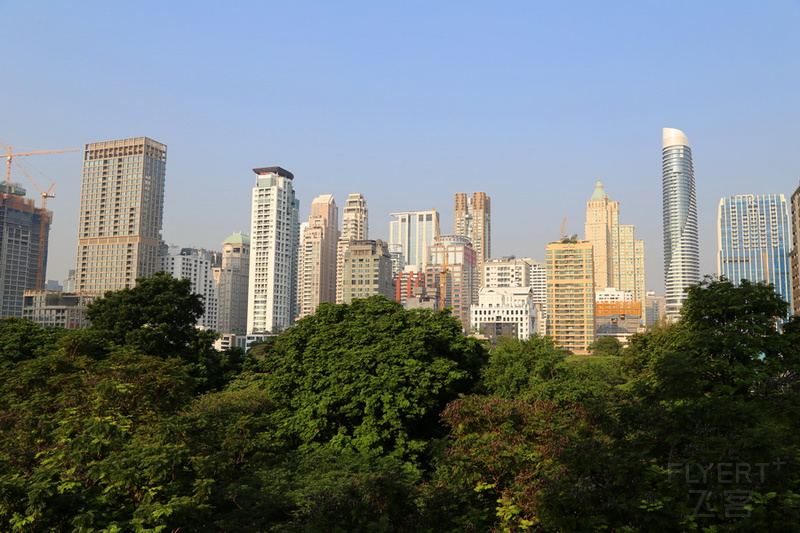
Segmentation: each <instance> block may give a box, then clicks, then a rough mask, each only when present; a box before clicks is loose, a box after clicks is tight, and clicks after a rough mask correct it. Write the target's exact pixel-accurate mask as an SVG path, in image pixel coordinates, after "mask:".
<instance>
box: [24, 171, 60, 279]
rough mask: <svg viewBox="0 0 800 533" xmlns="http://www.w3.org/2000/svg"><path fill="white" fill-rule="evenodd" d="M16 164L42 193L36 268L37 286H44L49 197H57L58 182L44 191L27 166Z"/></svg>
mask: <svg viewBox="0 0 800 533" xmlns="http://www.w3.org/2000/svg"><path fill="white" fill-rule="evenodd" d="M14 164H16V165H17V167H18V168H19V169H20V170H21V171H22V173H23V174H25V176H26V177H27V178H28V181H30V182H31V183H32V184H33V186H34V187H36V190H37V191H39V194H41V195H42V207H41V209H42V214H41V216H40V217H39V219H40V224H39V258H38V264H37V265H36V266H37V270H36V286H37V287H44V253H42V252H43V250H44V240H45V239H44V237H45V229H47V224H48V222H51V220H48V219H49V217H48V216H47V199H48V198H55V197H56V193H54V192H52V191H53V187H55V186H56V184H55V183H52V184H50V187H48V189H47V190H46V191H43V190H42V188H41V187H39V185H38V184H37V183H36V181H34V179H33V178H32V177H31V175H30V174H28V172H27V171H26V170H25V167H23V166H22V165H20V164H19V161H14Z"/></svg>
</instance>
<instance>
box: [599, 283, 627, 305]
mask: <svg viewBox="0 0 800 533" xmlns="http://www.w3.org/2000/svg"><path fill="white" fill-rule="evenodd" d="M594 301H595V302H632V301H633V293H632V292H628V291H621V290H619V289H616V288H614V287H606V288H605V289H603V290H597V289H595V291H594Z"/></svg>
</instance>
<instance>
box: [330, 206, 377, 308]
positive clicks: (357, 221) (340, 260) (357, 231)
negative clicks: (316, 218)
mask: <svg viewBox="0 0 800 533" xmlns="http://www.w3.org/2000/svg"><path fill="white" fill-rule="evenodd" d="M367 215H368V212H367V201H366V200H365V199H364V195H362V194H361V193H353V194H350V195H348V196H347V201H346V202H345V204H344V208H343V209H342V232H341V234H340V235H339V242H338V244H337V246H336V302H337V303H342V267H343V265H344V254H345V252H346V251H347V247H348V246H349V245H350V242H351V241H365V240H367V239H369V219H368V218H367Z"/></svg>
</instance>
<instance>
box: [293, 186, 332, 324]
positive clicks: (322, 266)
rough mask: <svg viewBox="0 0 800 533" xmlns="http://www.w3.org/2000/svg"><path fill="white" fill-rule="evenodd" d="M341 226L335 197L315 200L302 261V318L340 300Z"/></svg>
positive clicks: (300, 281)
mask: <svg viewBox="0 0 800 533" xmlns="http://www.w3.org/2000/svg"><path fill="white" fill-rule="evenodd" d="M338 225H339V210H338V208H337V207H336V202H335V201H334V199H333V196H332V195H330V194H323V195H321V196H317V197H316V198H314V201H312V202H311V214H310V215H309V217H308V225H307V226H306V228H305V231H304V232H303V235H302V236H301V246H300V255H299V258H298V264H299V278H298V280H297V286H298V298H297V301H298V303H299V305H300V315H299V316H300V318H302V317H304V316H308V315H313V314H314V312H315V311H316V310H317V306H318V305H319V304H320V303H321V302H335V301H336V266H337V264H336V263H337V261H336V249H337V243H338V242H339V228H338Z"/></svg>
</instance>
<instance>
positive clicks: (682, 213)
mask: <svg viewBox="0 0 800 533" xmlns="http://www.w3.org/2000/svg"><path fill="white" fill-rule="evenodd" d="M661 172H662V182H661V185H662V205H663V214H664V288H665V291H666V301H667V317H668V318H669V319H670V320H676V319H677V318H678V317H679V315H680V312H681V308H682V307H683V301H684V300H685V299H686V293H685V292H684V289H685V288H686V287H688V286H689V285H693V284H695V283H699V282H700V245H699V241H698V236H697V201H696V199H695V189H694V167H693V166H692V148H691V147H690V146H689V139H688V138H687V137H686V135H685V134H684V133H683V132H682V131H681V130H676V129H673V128H664V129H663V131H662V149H661Z"/></svg>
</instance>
